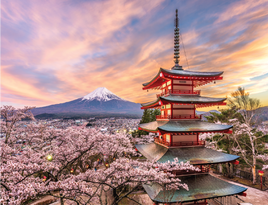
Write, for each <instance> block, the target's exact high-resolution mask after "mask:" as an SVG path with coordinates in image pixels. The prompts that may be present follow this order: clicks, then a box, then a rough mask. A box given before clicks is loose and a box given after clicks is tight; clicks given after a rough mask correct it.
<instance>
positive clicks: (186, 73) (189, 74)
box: [160, 68, 223, 78]
mask: <svg viewBox="0 0 268 205" xmlns="http://www.w3.org/2000/svg"><path fill="white" fill-rule="evenodd" d="M160 72H163V73H165V74H171V75H174V76H178V77H179V76H182V77H207V78H213V77H218V76H221V75H222V74H223V71H221V72H196V71H189V70H167V69H164V68H160Z"/></svg>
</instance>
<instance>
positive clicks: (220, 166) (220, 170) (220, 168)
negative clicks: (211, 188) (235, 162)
mask: <svg viewBox="0 0 268 205" xmlns="http://www.w3.org/2000/svg"><path fill="white" fill-rule="evenodd" d="M218 169H219V172H220V173H222V164H219V165H218Z"/></svg>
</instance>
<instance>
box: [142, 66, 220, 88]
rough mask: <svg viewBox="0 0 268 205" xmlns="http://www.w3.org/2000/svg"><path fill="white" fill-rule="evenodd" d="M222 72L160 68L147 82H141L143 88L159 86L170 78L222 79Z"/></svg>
mask: <svg viewBox="0 0 268 205" xmlns="http://www.w3.org/2000/svg"><path fill="white" fill-rule="evenodd" d="M222 74H223V72H194V71H187V70H166V69H163V68H160V70H159V71H158V73H157V75H156V76H155V77H154V78H153V79H152V80H151V81H149V82H147V83H143V84H142V85H143V86H144V87H143V88H142V89H143V90H148V89H153V88H160V86H162V84H163V83H165V82H167V81H169V80H170V79H178V80H194V81H209V82H211V81H214V80H222V77H221V75H222ZM204 84H206V83H204V82H201V83H195V87H196V86H198V85H204Z"/></svg>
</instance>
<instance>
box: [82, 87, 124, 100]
mask: <svg viewBox="0 0 268 205" xmlns="http://www.w3.org/2000/svg"><path fill="white" fill-rule="evenodd" d="M84 100H87V101H93V100H97V101H104V102H107V101H110V100H123V101H125V100H124V99H122V98H120V97H118V96H117V95H115V94H113V93H112V92H111V91H110V90H108V89H107V88H105V87H100V88H97V89H96V90H94V91H92V92H91V93H89V94H87V95H85V96H84V97H83V98H82V100H81V101H84Z"/></svg>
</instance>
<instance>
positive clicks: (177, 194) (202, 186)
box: [143, 174, 247, 203]
mask: <svg viewBox="0 0 268 205" xmlns="http://www.w3.org/2000/svg"><path fill="white" fill-rule="evenodd" d="M180 179H181V181H182V183H186V184H187V185H188V187H189V191H187V190H185V189H182V188H181V189H180V190H176V191H171V190H163V189H162V187H161V186H160V185H159V184H156V183H154V184H152V185H145V184H144V185H143V187H144V189H145V191H146V192H147V194H148V195H149V197H150V198H151V199H152V200H153V201H156V202H160V203H175V202H190V201H198V200H202V199H210V198H216V197H224V196H230V195H236V194H240V193H243V192H244V191H246V190H247V188H244V187H241V186H238V185H234V184H231V183H228V182H226V181H223V180H221V179H218V178H216V177H213V176H211V175H209V174H202V175H194V176H193V175H192V176H183V177H180Z"/></svg>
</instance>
